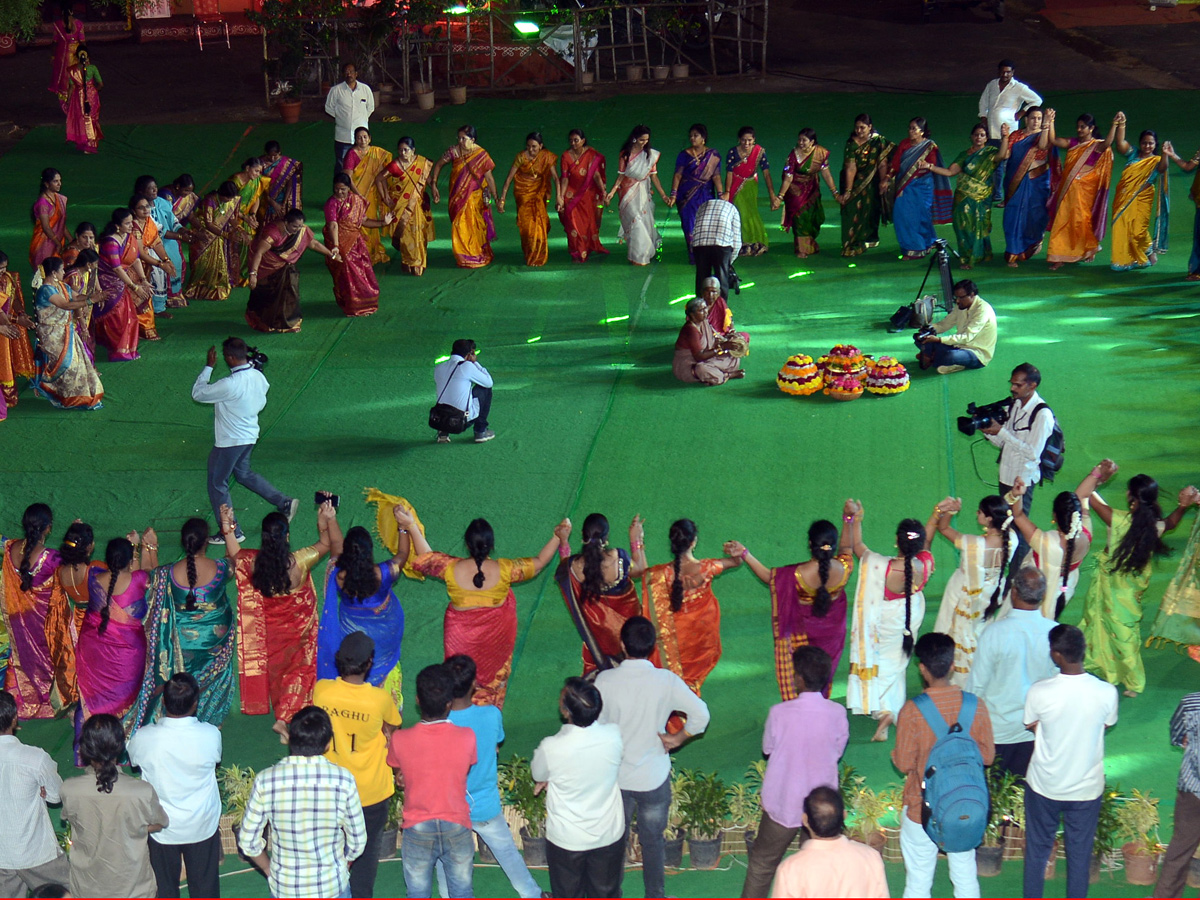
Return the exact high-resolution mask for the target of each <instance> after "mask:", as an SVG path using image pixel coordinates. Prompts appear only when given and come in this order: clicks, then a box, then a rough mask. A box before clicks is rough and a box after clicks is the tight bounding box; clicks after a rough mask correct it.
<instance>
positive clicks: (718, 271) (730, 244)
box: [691, 199, 742, 297]
mask: <svg viewBox="0 0 1200 900" xmlns="http://www.w3.org/2000/svg"><path fill="white" fill-rule="evenodd" d="M691 249H692V255H693V256H694V257H695V260H696V296H697V297H702V296H704V279H705V278H708V277H709V276H710V275H713V276H716V279H717V280H718V281H719V282H721V296H722V297H728V296H729V290H730V288H732V287H733V286H734V285H733V260H734V257H736V256H737V255H738V253H739V252H740V251H741V249H742V214H741V213H739V212H738V208H737V207H736V206H734V205H733V204H732V203H730V202H729V201H728V200H718V199H713V200H706V201H705V202H704V203H702V204H701V205H700V208H699V209H698V210H696V223H695V225H693V226H692V248H691Z"/></svg>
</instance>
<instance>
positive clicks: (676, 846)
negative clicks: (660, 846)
mask: <svg viewBox="0 0 1200 900" xmlns="http://www.w3.org/2000/svg"><path fill="white" fill-rule="evenodd" d="M689 778H690V776H689V773H688V772H687V771H686V770H684V769H677V770H675V771H673V772H671V805H670V806H669V807H668V808H667V832H666V843H665V847H664V860H665V863H666V865H668V866H670V867H671V868H672V869H678V868H680V867H682V866H683V841H684V838H685V837H686V836H687V833H686V832H685V831H684V827H683V812H682V804H683V802H684V801H685V800H686V799H687V795H688V787H689V783H690V782H689Z"/></svg>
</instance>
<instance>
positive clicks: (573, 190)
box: [558, 147, 608, 262]
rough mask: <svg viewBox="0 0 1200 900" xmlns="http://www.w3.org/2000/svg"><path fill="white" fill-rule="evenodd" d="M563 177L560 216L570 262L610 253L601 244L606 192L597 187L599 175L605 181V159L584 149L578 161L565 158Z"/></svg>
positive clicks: (566, 156) (591, 150) (592, 151)
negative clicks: (563, 187) (603, 206)
mask: <svg viewBox="0 0 1200 900" xmlns="http://www.w3.org/2000/svg"><path fill="white" fill-rule="evenodd" d="M562 174H563V177H565V178H566V179H567V186H566V188H565V189H564V190H563V210H562V212H560V213H559V214H558V220H559V221H560V222H562V226H563V229H564V230H565V231H566V232H567V250H568V251H569V252H570V254H571V259H573V260H575V261H576V262H583V261H584V260H586V259H587V258H588V254H589V253H608V251H607V250H606V249H604V245H603V244H601V243H600V222H601V219H602V216H603V215H604V210H603V209H602V208H601V207H602V205H603V203H604V196H603V192H602V191H601V190H600V189H599V188H597V187H596V176H597V175H599V176H600V180H601V181H605V173H604V156H603V155H601V153H600V152H599V151H597V150H593V149H592V148H591V147H585V148H584V150H583V153H582V154H581V155H580V157H579V159H578V160H577V161H575V162H572V161H571V154H570V153H569V152H568V153H564V154H563V155H562Z"/></svg>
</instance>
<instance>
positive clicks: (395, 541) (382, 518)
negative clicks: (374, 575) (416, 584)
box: [363, 488, 425, 581]
mask: <svg viewBox="0 0 1200 900" xmlns="http://www.w3.org/2000/svg"><path fill="white" fill-rule="evenodd" d="M363 494H364V495H366V501H367V503H374V504H375V534H376V535H377V536H378V537H379V540H380V541H381V542H382V543H383V545H384V546H385V547H387V548H388V550H390V551H391V552H392V553H395V552H396V551H397V550H398V549H399V548H400V526H399V525H397V524H396V520H395V518H394V517H393V516H392V507H393V506H399V507H400V508H401V509H404V510H407V511H408V513H409V514H410V515H411V516H412V517H413V520H414V521H415V522H416V523H417V527H418V528H420V529H421V534H425V526H424V524H422V522H421V519H420V518H419V517H418V516H417V511H416V509H414V508H413V505H412V504H411V503H409V502H408V501H407V500H405V499H404V498H403V497H396V496H393V495H392V494H385V493H384V492H383V491H381V490H379V488H363ZM416 558H417V552H416V550H415V549H414V548H413V545H412V541H409V543H408V556H407V557H406V558H405V560H404V574H405V575H407V576H408V577H409V578H413V579H415V580H417V581H424V580H425V576H424V575H422V574H421V573H420V572H418V571H417V570H416V569H414V568H413V561H414V560H415V559H416Z"/></svg>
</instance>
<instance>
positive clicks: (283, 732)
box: [271, 719, 289, 744]
mask: <svg viewBox="0 0 1200 900" xmlns="http://www.w3.org/2000/svg"><path fill="white" fill-rule="evenodd" d="M271 730H272V731H273V732H275V733H276V734H277V735H279V743H281V744H286V743H287V742H288V738H289V734H288V726H287V722H285V721H283V720H282V719H276V720H275V724H274V725H272V726H271Z"/></svg>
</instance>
